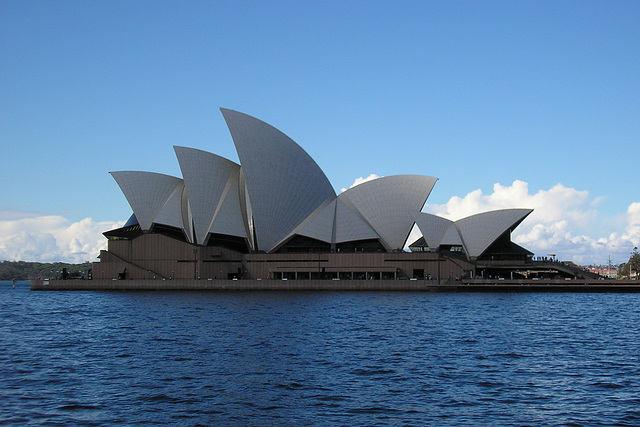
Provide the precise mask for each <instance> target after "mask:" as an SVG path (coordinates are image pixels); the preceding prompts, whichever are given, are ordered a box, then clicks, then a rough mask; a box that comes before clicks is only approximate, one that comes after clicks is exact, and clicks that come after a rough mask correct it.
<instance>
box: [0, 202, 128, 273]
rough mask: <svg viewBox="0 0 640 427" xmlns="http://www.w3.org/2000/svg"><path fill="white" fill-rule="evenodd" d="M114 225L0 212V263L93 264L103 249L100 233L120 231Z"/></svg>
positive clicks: (114, 222)
mask: <svg viewBox="0 0 640 427" xmlns="http://www.w3.org/2000/svg"><path fill="white" fill-rule="evenodd" d="M123 224H124V223H123V222H121V221H120V222H117V221H103V222H94V221H93V220H92V219H91V218H85V219H83V220H82V221H79V222H71V221H69V220H68V219H66V218H64V217H63V216H60V215H36V214H33V213H23V215H22V217H21V216H20V215H19V213H18V212H15V211H12V212H9V211H1V212H0V259H2V260H9V261H40V262H54V261H62V262H70V263H80V262H85V261H94V260H95V259H96V257H97V256H98V254H99V253H100V250H101V249H106V246H107V240H106V239H105V237H104V236H103V235H102V233H103V232H104V231H107V230H111V229H114V228H117V227H121V226H122V225H123Z"/></svg>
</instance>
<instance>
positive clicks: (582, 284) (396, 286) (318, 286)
mask: <svg viewBox="0 0 640 427" xmlns="http://www.w3.org/2000/svg"><path fill="white" fill-rule="evenodd" d="M31 290H32V291H387V292H389V291H390V292H413V291H423V292H424V291H427V292H640V281H635V280H631V281H629V280H626V281H622V280H557V281H544V282H543V281H534V280H498V281H495V280H493V281H491V280H469V281H466V282H453V283H442V284H438V283H437V281H435V280H186V279H180V280H46V279H45V280H31Z"/></svg>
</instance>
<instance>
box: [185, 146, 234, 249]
mask: <svg viewBox="0 0 640 427" xmlns="http://www.w3.org/2000/svg"><path fill="white" fill-rule="evenodd" d="M173 148H174V150H175V153H176V157H177V158H178V163H180V170H181V171H182V177H183V178H184V182H185V186H186V191H187V195H188V197H189V205H190V207H191V215H192V217H193V225H194V228H195V231H196V236H195V237H196V241H197V242H198V243H199V244H204V243H206V239H207V235H208V234H209V231H210V230H211V228H212V226H213V225H214V221H216V220H218V215H219V213H220V211H221V208H222V206H223V204H224V203H225V199H226V196H227V194H228V193H229V192H230V190H231V189H232V188H233V191H231V193H232V195H233V196H235V198H234V200H229V202H227V204H229V203H231V204H235V205H237V206H236V209H234V207H233V206H227V209H226V212H225V214H226V217H224V218H222V221H223V222H225V223H226V224H227V225H230V226H231V227H230V233H228V234H233V235H238V234H239V235H240V236H241V237H246V233H245V231H244V226H243V224H242V215H238V216H237V217H236V218H237V221H236V222H237V224H234V223H233V221H232V219H230V218H228V215H229V214H230V213H233V212H237V213H238V214H239V213H240V199H239V196H238V189H237V187H238V175H239V173H240V165H238V164H237V163H234V162H232V161H231V160H227V159H225V158H224V157H220V156H218V155H215V154H213V153H209V152H207V151H203V150H198V149H195V148H189V147H180V146H174V147H173Z"/></svg>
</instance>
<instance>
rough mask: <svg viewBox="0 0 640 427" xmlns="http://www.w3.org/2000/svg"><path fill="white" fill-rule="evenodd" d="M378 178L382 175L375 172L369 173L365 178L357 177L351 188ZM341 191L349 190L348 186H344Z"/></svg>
mask: <svg viewBox="0 0 640 427" xmlns="http://www.w3.org/2000/svg"><path fill="white" fill-rule="evenodd" d="M378 178H380V177H379V176H378V175H376V174H375V173H372V174H371V175H369V176H368V177H366V178H363V177H360V178H356V179H355V181H353V184H351V186H350V187H349V188H353V187H355V186H356V185H359V184H362V183H363V182H367V181H373V180H374V179H378ZM340 191H341V192H343V193H344V192H345V191H347V189H346V188H342V189H341V190H340Z"/></svg>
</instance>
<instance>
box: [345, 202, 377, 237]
mask: <svg viewBox="0 0 640 427" xmlns="http://www.w3.org/2000/svg"><path fill="white" fill-rule="evenodd" d="M370 239H380V235H379V234H378V233H376V232H375V230H374V229H373V228H372V227H371V226H370V225H369V224H368V223H367V221H366V220H365V219H364V218H363V217H362V215H361V214H360V213H359V212H358V211H357V209H356V208H355V207H354V206H353V204H352V203H351V201H350V200H349V199H348V198H346V196H345V195H344V193H342V194H340V196H338V201H337V206H336V243H345V242H353V241H357V240H370Z"/></svg>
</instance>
